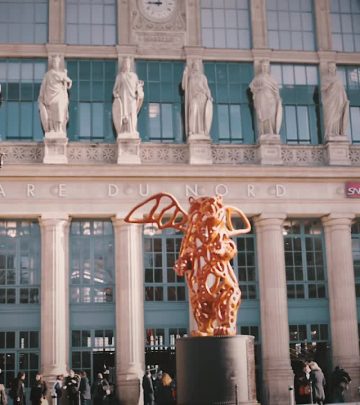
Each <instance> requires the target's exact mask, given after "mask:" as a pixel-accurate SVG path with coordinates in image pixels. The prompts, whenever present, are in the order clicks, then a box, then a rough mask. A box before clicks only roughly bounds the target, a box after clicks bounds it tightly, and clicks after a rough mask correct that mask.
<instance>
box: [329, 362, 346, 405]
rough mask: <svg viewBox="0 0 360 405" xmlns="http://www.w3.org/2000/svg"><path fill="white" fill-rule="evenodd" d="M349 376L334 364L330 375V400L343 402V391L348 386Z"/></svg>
mask: <svg viewBox="0 0 360 405" xmlns="http://www.w3.org/2000/svg"><path fill="white" fill-rule="evenodd" d="M350 381H351V377H350V375H349V373H347V372H346V371H345V370H344V369H343V368H341V367H340V366H336V367H335V369H334V371H333V373H332V375H331V387H332V402H334V403H336V402H339V403H341V404H342V403H344V402H345V398H344V394H345V391H346V390H347V389H348V388H349V384H350Z"/></svg>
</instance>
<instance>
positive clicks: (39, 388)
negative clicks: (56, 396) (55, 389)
mask: <svg viewBox="0 0 360 405" xmlns="http://www.w3.org/2000/svg"><path fill="white" fill-rule="evenodd" d="M47 390H48V388H47V384H46V382H45V381H44V380H43V377H42V375H41V374H40V373H37V374H36V376H35V382H34V385H33V386H32V387H31V391H30V401H31V403H32V405H40V404H41V399H42V398H45V397H46V394H47Z"/></svg>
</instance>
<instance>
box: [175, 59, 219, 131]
mask: <svg viewBox="0 0 360 405" xmlns="http://www.w3.org/2000/svg"><path fill="white" fill-rule="evenodd" d="M182 88H183V90H184V91H185V131H186V134H187V135H188V136H189V137H192V136H195V137H199V136H202V137H205V138H209V133H210V128H211V122H212V115H213V104H212V101H213V99H212V97H211V92H210V88H209V86H208V82H207V79H206V76H205V75H204V73H203V72H202V63H201V61H200V60H195V61H193V62H192V63H191V62H190V63H188V64H187V65H186V67H185V70H184V74H183V78H182Z"/></svg>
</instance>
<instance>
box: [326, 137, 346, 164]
mask: <svg viewBox="0 0 360 405" xmlns="http://www.w3.org/2000/svg"><path fill="white" fill-rule="evenodd" d="M326 158H327V163H328V164H329V165H331V166H332V165H334V166H350V165H351V162H350V143H349V141H348V140H347V139H346V137H344V136H342V135H338V136H331V137H329V138H328V139H327V141H326Z"/></svg>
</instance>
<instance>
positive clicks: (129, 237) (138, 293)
mask: <svg viewBox="0 0 360 405" xmlns="http://www.w3.org/2000/svg"><path fill="white" fill-rule="evenodd" d="M113 224H114V230H115V263H116V264H115V270H116V276H115V280H116V281H115V282H116V288H115V290H116V292H115V294H116V298H115V302H116V305H115V307H116V385H117V394H118V397H119V400H120V404H121V405H136V404H139V405H140V404H142V403H143V399H142V397H143V395H142V388H141V380H142V377H143V374H144V364H145V355H144V336H145V335H144V275H143V274H144V269H143V249H142V237H143V236H142V226H141V225H137V224H127V223H125V222H124V221H123V220H122V219H120V217H116V218H114V219H113Z"/></svg>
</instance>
